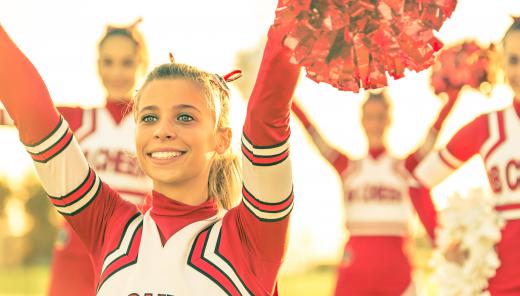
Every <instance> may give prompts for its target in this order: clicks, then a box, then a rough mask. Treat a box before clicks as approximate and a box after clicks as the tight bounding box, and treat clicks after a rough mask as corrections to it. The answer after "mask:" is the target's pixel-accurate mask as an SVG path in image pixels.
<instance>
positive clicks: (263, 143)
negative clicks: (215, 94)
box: [220, 29, 299, 295]
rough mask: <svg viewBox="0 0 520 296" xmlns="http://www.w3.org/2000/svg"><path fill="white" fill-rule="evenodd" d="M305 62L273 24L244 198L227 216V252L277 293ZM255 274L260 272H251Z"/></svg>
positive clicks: (252, 105) (247, 147)
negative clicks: (294, 118)
mask: <svg viewBox="0 0 520 296" xmlns="http://www.w3.org/2000/svg"><path fill="white" fill-rule="evenodd" d="M298 76H299V67H298V66H296V65H293V64H291V63H290V62H289V51H288V50H287V49H285V48H284V47H282V42H281V36H280V34H279V33H278V32H276V31H275V30H274V29H271V30H270V33H269V38H268V41H267V45H266V47H265V50H264V55H263V58H262V63H261V66H260V70H259V74H258V77H257V80H256V83H255V86H254V88H253V92H252V94H251V98H250V99H249V103H248V113H247V117H246V121H245V124H244V134H243V138H242V152H243V162H242V173H243V174H242V175H243V188H242V196H243V198H242V202H241V203H240V205H239V206H237V207H236V208H233V209H231V210H230V211H229V212H228V213H227V214H226V216H225V217H224V220H223V226H222V227H223V231H222V245H221V250H220V251H221V252H222V254H223V255H224V256H225V257H226V258H229V261H230V262H231V264H232V265H233V266H234V267H235V268H236V269H237V272H238V273H239V274H240V275H242V276H243V277H244V278H245V281H246V285H252V283H251V281H255V282H256V283H255V286H258V285H259V286H261V287H262V288H263V289H264V290H265V292H266V294H269V295H271V294H272V292H273V289H274V286H275V281H276V276H277V274H278V270H279V268H280V265H281V263H282V261H283V257H284V254H285V251H286V247H287V239H288V238H287V234H288V223H289V214H290V212H291V210H292V207H293V191H292V172H291V163H290V159H289V142H288V140H289V134H290V130H289V115H290V104H291V98H292V95H293V92H294V88H295V86H296V83H297V80H298ZM248 275H254V276H251V277H250V276H248Z"/></svg>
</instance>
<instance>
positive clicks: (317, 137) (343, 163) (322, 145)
mask: <svg viewBox="0 0 520 296" xmlns="http://www.w3.org/2000/svg"><path fill="white" fill-rule="evenodd" d="M291 109H292V111H293V114H294V115H296V117H297V118H298V119H299V120H300V122H301V123H302V125H303V127H304V128H305V130H306V131H307V133H308V134H309V136H310V137H311V139H312V141H313V142H314V145H316V147H317V148H318V150H319V151H320V153H321V155H322V156H323V157H324V158H325V159H326V160H327V161H328V162H329V163H330V164H331V165H332V166H333V167H334V169H336V171H337V172H338V174H340V175H341V174H343V172H345V170H346V169H347V167H348V164H349V159H348V157H347V156H346V155H345V154H344V153H342V152H340V151H339V150H338V149H336V148H335V147H334V146H332V145H331V144H330V143H329V142H327V140H325V138H324V137H323V136H322V135H321V133H320V132H319V131H318V128H317V127H316V125H315V124H314V123H313V122H312V121H311V120H310V119H309V118H308V116H307V114H305V112H304V111H303V109H302V108H301V106H300V105H299V104H298V102H296V101H294V102H293V104H292V107H291Z"/></svg>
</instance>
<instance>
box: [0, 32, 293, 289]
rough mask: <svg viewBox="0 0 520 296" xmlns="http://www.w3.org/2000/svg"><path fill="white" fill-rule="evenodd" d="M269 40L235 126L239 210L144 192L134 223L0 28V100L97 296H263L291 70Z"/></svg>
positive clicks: (287, 192)
mask: <svg viewBox="0 0 520 296" xmlns="http://www.w3.org/2000/svg"><path fill="white" fill-rule="evenodd" d="M271 35H272V36H270V38H269V40H268V44H267V45H266V49H265V52H264V56H263V60H262V65H261V67H260V71H259V77H258V78H257V82H256V84H255V88H254V89H253V93H252V95H251V98H250V100H249V105H248V114H247V117H246V121H245V124H244V133H243V137H242V142H243V146H242V152H243V155H244V157H243V168H242V173H243V190H242V193H243V199H242V202H241V203H240V204H239V205H238V206H237V207H235V208H233V209H231V210H229V211H227V212H219V211H218V209H217V207H216V201H215V200H213V199H209V200H208V201H207V202H206V203H204V204H202V205H200V206H196V207H191V206H187V205H183V204H180V203H177V202H175V201H173V200H170V199H168V198H166V197H163V196H161V195H160V194H158V193H156V192H154V193H153V195H154V199H153V205H152V208H151V209H150V210H149V211H148V212H147V213H146V214H145V215H143V214H141V212H140V211H138V209H137V208H136V207H135V206H134V205H133V204H131V203H129V202H127V201H125V200H124V199H122V198H121V197H120V195H119V194H118V193H117V192H116V191H115V190H113V189H111V188H110V187H109V186H108V185H106V183H104V182H103V181H102V180H101V179H100V178H99V176H98V175H97V173H96V172H95V170H94V169H93V168H91V167H89V165H88V163H87V161H86V159H85V157H84V155H83V153H82V152H81V149H80V147H79V145H78V142H77V140H76V139H75V137H74V135H73V133H72V132H71V130H70V129H69V127H68V124H67V122H66V121H65V120H63V117H61V116H60V115H59V113H58V112H57V111H56V109H55V108H54V106H53V105H52V101H51V99H50V96H49V94H48V92H47V90H46V87H45V85H44V83H43V81H42V80H41V78H40V76H39V75H38V73H37V72H36V70H35V69H34V67H33V66H32V65H31V63H30V62H29V61H28V60H27V59H26V58H25V56H23V54H22V53H21V52H20V51H19V50H18V49H17V48H16V46H15V45H14V44H13V43H12V41H11V40H10V39H9V38H8V36H7V34H6V33H5V32H4V31H3V30H2V28H1V27H0V64H1V65H2V67H1V68H0V98H1V99H2V102H3V103H4V106H5V107H6V109H7V111H8V112H9V114H10V115H11V117H12V118H13V119H14V120H15V122H16V125H17V128H18V129H19V131H20V139H21V140H22V142H23V143H25V145H26V147H27V151H28V152H29V153H30V154H31V156H32V158H33V160H34V163H35V166H36V169H37V171H38V174H39V176H40V179H41V181H42V183H43V186H44V188H45V190H46V192H47V193H48V195H49V197H50V201H51V202H52V203H53V205H54V206H55V207H56V209H57V210H58V211H59V212H60V213H61V214H62V215H63V216H64V217H65V218H66V219H67V220H68V222H69V223H70V224H71V225H72V226H73V228H74V230H75V231H76V232H77V233H78V235H79V236H80V237H81V239H82V241H83V242H84V243H85V245H86V247H87V249H88V250H89V252H90V253H91V255H92V258H93V261H94V265H95V268H96V272H97V273H96V274H97V278H96V280H97V283H98V285H97V287H98V288H97V289H98V290H97V293H98V294H99V295H159V294H162V295H270V294H271V293H272V292H273V290H274V288H275V283H276V277H277V273H278V270H279V268H280V265H281V263H282V261H283V256H284V253H285V250H286V244H287V232H288V222H289V214H290V212H291V210H292V207H293V193H292V192H293V191H292V176H291V164H290V159H289V155H288V154H289V150H288V149H289V143H288V138H289V134H290V131H289V113H290V110H289V108H290V103H291V97H292V94H293V91H294V87H295V85H296V81H297V79H298V74H299V69H298V67H297V66H295V65H292V64H290V63H289V62H288V60H289V54H288V52H287V50H286V49H284V48H282V46H281V39H280V37H279V36H277V35H276V34H273V32H271ZM22 86H23V87H22ZM28 106H30V108H29V107H28ZM267 184H268V185H267ZM183 208H186V209H185V213H184V214H183V215H182V214H181V215H179V212H183V210H179V209H183ZM71 272H75V270H72V271H71ZM63 276H64V277H67V276H68V274H64V275H63Z"/></svg>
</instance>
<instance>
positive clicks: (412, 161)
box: [405, 90, 459, 172]
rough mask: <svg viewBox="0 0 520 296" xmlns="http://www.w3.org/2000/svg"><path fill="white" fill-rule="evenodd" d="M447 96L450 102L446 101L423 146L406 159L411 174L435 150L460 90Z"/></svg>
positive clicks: (450, 92)
mask: <svg viewBox="0 0 520 296" xmlns="http://www.w3.org/2000/svg"><path fill="white" fill-rule="evenodd" d="M447 95H448V100H447V101H446V103H445V104H444V106H443V107H442V109H441V111H440V112H439V114H438V115H437V119H436V120H435V123H434V124H433V125H432V127H431V128H430V130H429V131H428V135H426V139H425V140H424V142H423V143H422V144H421V146H419V148H417V150H415V151H414V152H413V153H411V154H410V155H409V156H408V157H407V158H406V161H405V166H406V168H407V169H408V170H409V171H410V172H412V171H413V170H414V169H415V167H416V166H417V165H418V164H419V162H421V160H422V159H423V158H424V157H425V156H426V155H428V153H430V152H431V151H432V150H433V147H434V146H435V143H436V142H437V138H438V136H439V132H440V130H441V129H442V126H443V124H444V121H445V120H446V118H447V117H448V115H449V114H450V112H451V110H452V109H453V106H454V105H455V102H456V101H457V98H458V96H459V90H452V91H449V92H448V93H447Z"/></svg>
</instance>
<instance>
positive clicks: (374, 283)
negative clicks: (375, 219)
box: [335, 236, 411, 296]
mask: <svg viewBox="0 0 520 296" xmlns="http://www.w3.org/2000/svg"><path fill="white" fill-rule="evenodd" d="M404 243H405V239H404V238H402V237H396V236H355V237H351V238H350V240H349V241H348V243H347V245H346V246H345V253H344V256H343V260H342V262H341V263H340V265H339V267H338V278H337V283H336V292H335V295H336V296H340V295H341V296H344V295H349V296H351V295H354V296H364V295H378V296H394V295H395V296H400V295H401V294H403V292H404V291H405V290H406V289H407V288H408V286H409V285H410V283H411V267H410V262H409V260H408V257H407V256H406V254H405V252H404Z"/></svg>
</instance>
